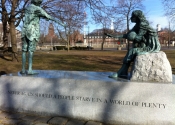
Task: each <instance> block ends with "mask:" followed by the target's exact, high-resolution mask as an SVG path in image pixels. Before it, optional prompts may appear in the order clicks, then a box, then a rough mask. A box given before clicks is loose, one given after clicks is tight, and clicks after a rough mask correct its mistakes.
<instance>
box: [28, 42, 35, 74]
mask: <svg viewBox="0 0 175 125" xmlns="http://www.w3.org/2000/svg"><path fill="white" fill-rule="evenodd" d="M35 48H36V47H35V42H30V45H29V51H28V63H29V68H28V74H29V75H33V74H37V73H36V72H34V71H33V70H32V66H33V54H34V50H35Z"/></svg>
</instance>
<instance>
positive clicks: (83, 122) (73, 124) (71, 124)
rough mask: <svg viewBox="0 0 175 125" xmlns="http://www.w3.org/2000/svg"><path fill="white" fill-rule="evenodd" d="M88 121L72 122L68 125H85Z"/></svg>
mask: <svg viewBox="0 0 175 125" xmlns="http://www.w3.org/2000/svg"><path fill="white" fill-rule="evenodd" d="M85 123H86V121H81V120H70V121H68V122H67V124H66V125H85Z"/></svg>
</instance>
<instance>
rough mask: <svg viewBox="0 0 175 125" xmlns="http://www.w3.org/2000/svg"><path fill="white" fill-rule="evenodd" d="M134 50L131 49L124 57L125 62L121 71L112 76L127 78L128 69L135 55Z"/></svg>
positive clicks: (111, 76)
mask: <svg viewBox="0 0 175 125" xmlns="http://www.w3.org/2000/svg"><path fill="white" fill-rule="evenodd" d="M132 51H133V50H132V49H131V50H129V51H128V52H127V54H126V56H125V58H124V59H123V64H122V67H121V68H120V69H119V71H118V72H117V73H114V74H112V75H110V76H109V77H110V78H117V77H121V78H127V77H128V69H129V66H130V63H131V60H132V57H133V55H132V54H133V52H132Z"/></svg>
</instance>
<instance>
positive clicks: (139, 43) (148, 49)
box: [106, 10, 161, 78]
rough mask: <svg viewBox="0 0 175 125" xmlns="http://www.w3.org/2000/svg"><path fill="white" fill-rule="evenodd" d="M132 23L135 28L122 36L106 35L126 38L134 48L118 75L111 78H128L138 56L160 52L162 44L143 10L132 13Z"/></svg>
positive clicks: (129, 52)
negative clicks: (133, 62) (131, 65)
mask: <svg viewBox="0 0 175 125" xmlns="http://www.w3.org/2000/svg"><path fill="white" fill-rule="evenodd" d="M131 22H133V23H136V24H135V26H134V27H133V28H132V29H131V30H130V31H129V32H128V33H127V34H124V35H122V36H116V35H111V34H106V35H107V36H109V37H115V38H125V39H128V40H129V41H133V46H132V48H131V49H130V50H129V51H128V52H127V54H126V56H125V58H124V60H123V65H122V67H121V68H120V69H119V71H118V72H117V73H114V74H113V75H111V76H109V77H114V78H115V77H125V78H126V77H127V76H128V68H129V66H130V63H131V62H132V61H134V59H135V57H136V56H137V55H141V54H147V53H152V52H159V51H160V48H161V47H160V43H159V40H158V35H157V32H156V31H155V30H154V29H153V28H152V27H150V25H149V22H148V21H147V20H146V18H145V16H144V14H143V12H142V11H141V10H135V11H133V12H132V16H131Z"/></svg>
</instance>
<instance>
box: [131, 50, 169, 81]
mask: <svg viewBox="0 0 175 125" xmlns="http://www.w3.org/2000/svg"><path fill="white" fill-rule="evenodd" d="M130 80H131V81H144V82H163V83H171V82H172V69H171V65H170V63H169V61H168V59H167V56H166V54H165V53H164V52H162V51H160V52H158V53H149V54H145V55H140V56H137V57H136V59H135V62H134V65H133V67H132V70H131V78H130Z"/></svg>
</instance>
